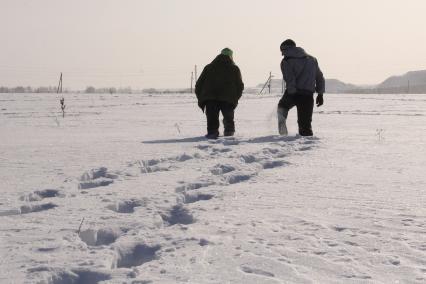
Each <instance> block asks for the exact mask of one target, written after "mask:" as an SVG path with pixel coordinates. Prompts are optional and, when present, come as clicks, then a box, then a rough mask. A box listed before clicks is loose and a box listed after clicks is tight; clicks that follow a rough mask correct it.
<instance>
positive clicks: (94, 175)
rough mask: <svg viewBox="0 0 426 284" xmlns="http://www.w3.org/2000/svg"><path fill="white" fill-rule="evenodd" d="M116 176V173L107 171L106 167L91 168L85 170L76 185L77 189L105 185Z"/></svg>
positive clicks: (111, 181)
mask: <svg viewBox="0 0 426 284" xmlns="http://www.w3.org/2000/svg"><path fill="white" fill-rule="evenodd" d="M116 178H118V176H117V175H115V174H111V173H109V172H108V169H107V168H105V167H101V168H98V169H92V170H90V171H87V172H85V173H84V174H83V175H82V176H81V178H80V183H79V185H78V188H79V189H90V188H97V187H101V186H107V185H110V184H111V183H113V182H114V179H116Z"/></svg>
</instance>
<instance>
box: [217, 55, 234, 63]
mask: <svg viewBox="0 0 426 284" xmlns="http://www.w3.org/2000/svg"><path fill="white" fill-rule="evenodd" d="M217 63H219V64H220V63H228V64H234V61H233V60H232V59H231V57H229V56H228V55H223V54H219V55H218V56H216V58H215V59H213V61H212V64H217Z"/></svg>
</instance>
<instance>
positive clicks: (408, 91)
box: [407, 80, 410, 94]
mask: <svg viewBox="0 0 426 284" xmlns="http://www.w3.org/2000/svg"><path fill="white" fill-rule="evenodd" d="M409 93H410V80H408V82H407V94H409Z"/></svg>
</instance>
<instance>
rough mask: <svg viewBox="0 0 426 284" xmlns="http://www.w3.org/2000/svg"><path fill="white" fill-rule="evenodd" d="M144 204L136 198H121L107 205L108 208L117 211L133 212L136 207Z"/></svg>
mask: <svg viewBox="0 0 426 284" xmlns="http://www.w3.org/2000/svg"><path fill="white" fill-rule="evenodd" d="M143 205H145V202H144V201H142V200H138V199H130V200H121V201H117V202H116V203H114V204H110V205H108V206H107V208H108V209H110V210H112V211H115V212H117V213H134V212H135V208H136V207H140V206H143Z"/></svg>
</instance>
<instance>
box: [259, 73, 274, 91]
mask: <svg viewBox="0 0 426 284" xmlns="http://www.w3.org/2000/svg"><path fill="white" fill-rule="evenodd" d="M272 77H273V76H272V72H269V77H268V79H267V80H266V82H265V85H263V87H262V89H261V90H260V92H259V95H261V94H262V92H263V90H264V89H265V88H266V86H268V88H269V93H271V80H272Z"/></svg>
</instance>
